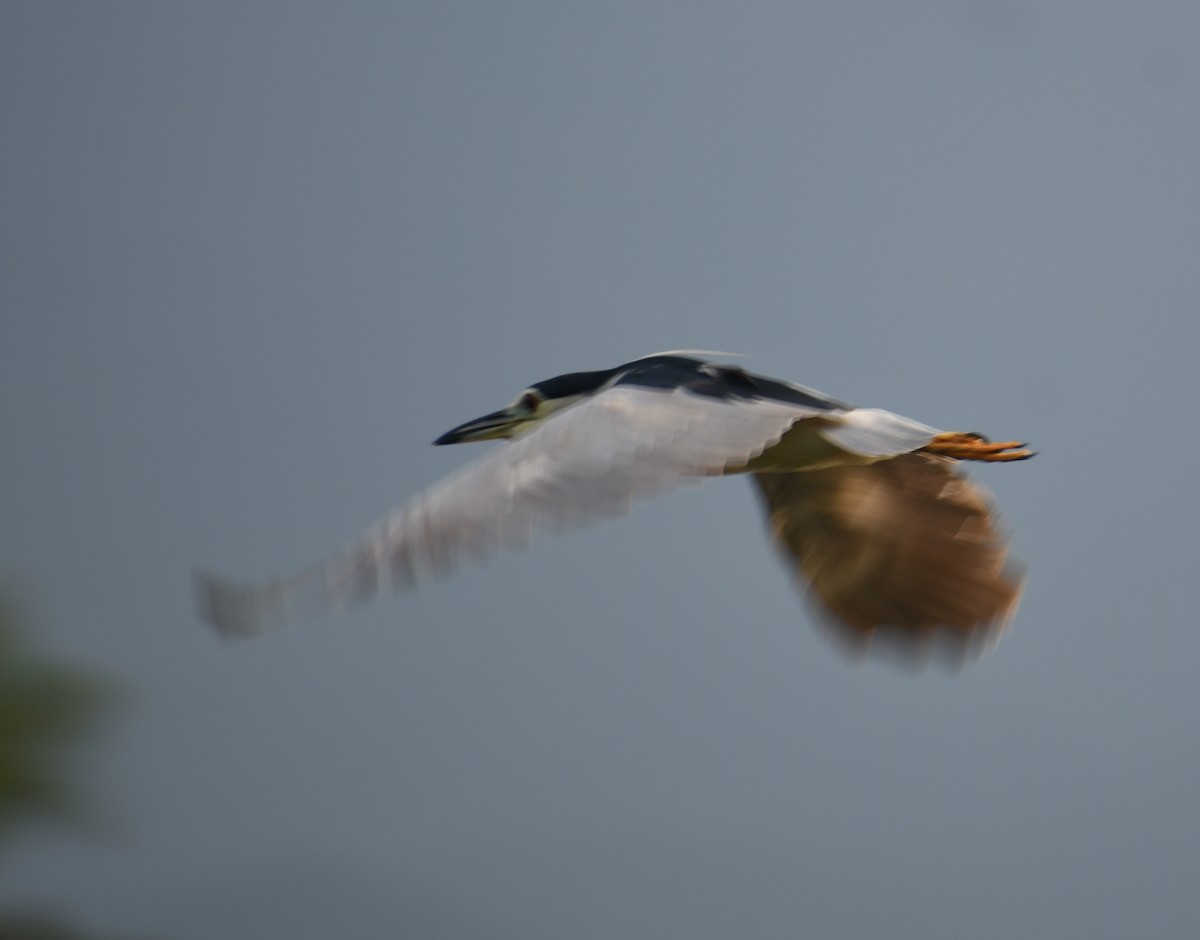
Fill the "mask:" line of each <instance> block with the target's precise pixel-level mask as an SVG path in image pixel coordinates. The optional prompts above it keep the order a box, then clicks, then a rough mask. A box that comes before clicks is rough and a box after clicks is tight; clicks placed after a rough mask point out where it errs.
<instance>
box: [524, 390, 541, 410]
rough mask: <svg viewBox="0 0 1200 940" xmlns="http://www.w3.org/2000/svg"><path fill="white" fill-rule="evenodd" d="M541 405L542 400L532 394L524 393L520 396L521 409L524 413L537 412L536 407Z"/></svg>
mask: <svg viewBox="0 0 1200 940" xmlns="http://www.w3.org/2000/svg"><path fill="white" fill-rule="evenodd" d="M541 403H542V400H541V399H540V398H538V397H537V395H535V394H533V392H526V393H525V394H524V395H522V396H521V407H522V408H524V409H525V410H526V411H537V409H538V405H540V404H541Z"/></svg>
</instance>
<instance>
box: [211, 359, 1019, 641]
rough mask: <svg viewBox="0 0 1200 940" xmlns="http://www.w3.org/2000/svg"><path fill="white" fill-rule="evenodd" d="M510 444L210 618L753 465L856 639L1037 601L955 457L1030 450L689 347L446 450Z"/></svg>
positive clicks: (460, 551)
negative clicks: (1023, 597) (850, 400)
mask: <svg viewBox="0 0 1200 940" xmlns="http://www.w3.org/2000/svg"><path fill="white" fill-rule="evenodd" d="M493 438H503V439H506V440H508V441H511V443H509V444H508V445H507V446H505V447H503V448H500V449H498V450H493V451H492V452H490V453H488V454H487V455H485V456H484V457H483V458H481V459H480V460H478V461H476V462H475V463H472V464H469V465H468V466H466V467H464V468H463V469H462V470H461V471H459V472H458V473H456V474H454V475H452V476H450V477H449V478H447V479H446V480H443V481H441V482H440V483H437V484H435V485H434V486H432V487H430V488H429V489H428V490H426V491H425V492H424V493H421V494H420V495H418V496H416V497H415V498H413V499H412V500H410V501H409V502H408V503H407V504H406V505H404V506H403V507H401V508H400V509H398V510H396V511H395V512H393V513H392V514H391V515H389V516H388V517H387V518H385V519H383V520H382V521H380V522H379V523H378V524H376V525H375V526H374V527H373V528H371V529H370V530H369V531H368V532H366V534H365V535H364V536H363V537H361V539H359V540H358V541H357V542H356V543H354V544H353V545H351V546H350V547H349V548H347V549H346V550H345V551H343V552H341V553H340V554H337V555H335V556H333V557H332V558H329V559H328V560H326V561H324V562H322V563H320V564H317V565H315V566H313V567H311V568H309V569H307V570H306V571H303V572H301V573H300V574H298V575H295V576H293V577H287V578H279V579H277V580H273V581H268V582H266V583H262V584H257V585H249V586H243V585H235V584H230V583H228V582H225V581H223V580H220V579H218V578H216V577H213V576H211V575H206V574H200V575H197V581H196V584H197V596H198V601H199V606H200V611H201V614H202V616H203V617H204V618H205V619H206V620H208V621H209V622H210V623H212V624H213V625H214V626H215V627H216V628H217V630H218V631H220V632H221V633H223V634H227V635H230V636H248V635H253V634H257V633H262V632H264V631H266V630H268V629H270V628H272V627H276V626H279V625H283V624H287V623H293V622H296V621H298V620H301V619H310V618H312V617H314V616H320V615H322V614H328V613H331V612H334V611H339V610H341V609H343V608H345V607H348V606H350V605H352V604H356V603H359V602H362V601H364V600H367V599H368V598H371V597H373V596H374V595H376V594H378V593H379V592H381V591H384V590H388V589H400V588H409V587H412V586H413V585H415V584H416V583H417V582H419V581H421V580H423V579H425V578H427V577H431V576H435V575H440V574H443V573H445V572H447V571H449V570H451V569H452V568H454V567H455V566H456V565H457V564H458V563H459V562H461V561H464V560H467V559H482V558H484V557H485V556H487V555H488V554H489V553H491V552H492V551H494V550H496V549H498V548H507V547H515V546H522V545H524V544H525V543H527V542H528V541H529V539H530V538H531V536H532V535H533V534H534V533H536V532H538V531H540V530H556V529H563V528H569V527H572V526H576V525H579V524H582V523H585V522H588V521H590V520H592V519H596V518H598V517H601V516H608V515H618V514H623V513H627V512H628V511H629V509H630V506H631V504H632V502H633V500H634V499H637V498H640V497H645V496H652V495H654V494H655V493H658V492H660V491H662V490H665V489H667V488H669V487H672V486H675V485H677V484H682V483H688V482H698V481H701V480H704V479H705V478H707V477H713V476H724V475H727V474H738V473H744V474H750V475H751V476H752V478H753V480H754V482H755V483H756V484H757V486H758V490H759V493H760V494H761V496H762V500H763V504H764V507H765V510H766V514H767V518H768V522H769V525H770V529H771V532H772V534H773V535H774V537H775V539H776V541H777V542H778V545H779V547H780V549H781V550H782V552H783V554H784V555H785V556H786V558H787V559H788V561H789V565H790V567H792V568H793V569H794V571H795V573H796V575H797V577H798V578H799V580H801V581H802V582H804V583H805V584H807V585H808V587H809V589H810V594H811V596H812V597H813V598H814V599H815V600H816V602H817V607H818V609H819V610H821V611H822V612H823V613H824V614H825V615H826V616H825V617H824V618H823V620H824V621H825V622H826V623H828V624H829V625H831V626H833V627H836V628H837V630H836V634H837V635H838V636H839V637H840V638H841V639H843V640H846V641H847V642H848V644H849V645H850V646H851V647H852V648H856V649H864V648H866V647H868V646H869V645H870V644H871V641H872V640H874V639H875V638H876V637H883V638H891V639H893V640H899V641H900V642H901V645H902V646H907V647H912V648H916V647H924V646H927V645H928V644H929V643H930V642H931V641H933V640H934V639H935V638H940V637H947V638H949V639H951V640H954V641H957V642H955V643H954V644H952V645H954V646H955V647H956V648H962V649H979V648H981V647H982V646H986V645H989V644H988V641H989V640H991V639H994V638H995V637H996V636H998V633H999V630H998V628H999V627H1001V626H1002V625H1003V624H1004V623H1005V622H1006V621H1007V619H1008V618H1009V616H1010V615H1011V613H1012V611H1013V609H1014V608H1015V606H1016V603H1017V599H1018V596H1019V594H1020V585H1021V578H1020V575H1019V573H1017V572H1016V571H1015V570H1014V566H1011V565H1009V564H1007V555H1008V544H1007V540H1006V538H1005V537H1004V536H1003V534H1002V533H1001V532H1000V531H999V530H998V527H997V523H996V520H995V518H994V516H993V514H992V511H991V507H990V504H989V501H988V500H987V498H986V497H985V496H984V495H982V494H981V492H980V491H979V490H978V489H977V488H976V487H974V486H973V485H972V484H971V483H970V482H968V481H967V480H966V479H965V478H964V477H962V476H961V475H960V474H959V473H958V472H957V471H956V469H955V463H956V462H957V461H959V460H983V461H1010V460H1022V459H1024V458H1026V457H1029V456H1031V454H1030V452H1029V451H1027V450H1022V449H1020V448H1021V447H1023V445H1021V444H1019V443H1016V442H1011V441H1010V442H1003V443H989V442H988V441H987V440H986V439H985V438H983V437H982V436H980V435H978V434H967V433H958V432H946V431H939V430H936V429H935V428H931V427H928V426H927V425H924V424H920V423H918V422H916V421H913V420H911V419H909V418H903V417H901V416H899V415H895V414H892V413H890V412H887V411H882V410H880V409H877V408H854V407H851V406H850V405H847V404H844V403H842V402H840V401H836V400H835V399H832V398H829V397H827V396H825V395H822V394H821V393H819V392H815V391H812V390H811V389H807V388H804V387H802V386H799V385H793V384H792V383H790V382H782V381H779V380H778V379H769V378H765V377H764V376H761V375H754V374H752V373H750V372H747V371H746V370H744V369H742V368H739V367H737V366H731V365H724V364H721V363H718V362H712V361H708V360H705V359H701V358H698V357H697V355H696V354H691V352H690V351H686V352H672V353H659V354H656V355H653V356H647V357H645V358H642V359H635V360H634V361H632V362H627V363H625V364H624V365H620V366H617V367H616V368H615V369H602V370H600V371H596V372H573V373H570V374H568V375H560V376H557V377H555V378H552V379H547V380H545V381H543V382H537V383H535V384H533V385H531V386H530V387H529V388H527V389H526V390H525V391H523V392H522V393H521V394H520V395H519V396H518V397H517V399H516V401H514V402H513V403H512V404H511V405H509V406H508V407H507V408H502V409H501V410H500V411H495V412H492V413H491V414H488V415H484V416H483V417H482V418H477V419H475V420H474V421H468V422H467V423H466V424H462V425H460V426H458V427H456V428H455V429H454V430H452V431H448V432H447V433H445V434H443V435H442V436H441V437H439V438H438V439H437V440H436V441H435V442H434V443H435V444H458V443H463V442H466V441H484V440H490V439H493Z"/></svg>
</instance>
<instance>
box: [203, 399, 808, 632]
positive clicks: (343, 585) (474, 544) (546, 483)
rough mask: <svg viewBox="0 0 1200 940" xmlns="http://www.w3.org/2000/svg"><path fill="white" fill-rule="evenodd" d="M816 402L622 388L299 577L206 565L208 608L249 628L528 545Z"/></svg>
mask: <svg viewBox="0 0 1200 940" xmlns="http://www.w3.org/2000/svg"><path fill="white" fill-rule="evenodd" d="M816 413H817V412H816V411H815V410H814V409H810V408H807V407H805V406H802V405H797V404H792V403H783V402H774V401H767V400H756V401H753V402H745V401H728V400H724V399H720V398H716V397H711V396H700V395H694V394H691V393H689V392H686V391H682V390H675V391H665V390H657V389H648V388H641V387H636V386H615V387H613V388H610V389H607V390H606V391H604V392H602V393H600V394H599V395H596V396H595V397H593V398H590V399H588V400H586V401H584V402H582V403H580V404H578V405H575V406H573V407H571V408H569V409H565V410H563V411H562V412H560V413H558V414H556V415H554V416H553V417H551V418H549V419H548V420H547V421H546V422H545V424H544V425H543V426H542V427H540V428H538V429H536V430H534V431H533V432H531V433H529V434H527V435H525V436H524V437H521V438H519V439H517V440H516V441H514V442H512V443H510V444H507V445H505V446H504V447H502V448H499V449H496V450H493V451H492V452H491V453H489V454H487V456H485V457H483V458H481V459H480V460H477V461H475V462H474V463H472V464H468V465H467V466H466V467H464V468H463V469H462V470H461V471H459V472H458V473H456V474H454V475H453V476H451V477H449V478H447V479H446V480H444V481H442V482H440V483H437V484H435V485H434V486H432V487H430V488H429V489H428V490H426V491H425V492H424V493H422V494H420V495H418V496H416V497H415V498H413V499H412V500H410V501H409V502H408V503H407V504H406V505H404V506H402V507H401V508H399V509H398V510H396V511H395V512H393V513H392V514H391V515H389V516H387V517H386V518H384V519H383V520H381V521H380V522H379V523H378V524H376V525H375V526H374V527H372V528H371V529H370V530H368V531H367V532H366V533H365V534H364V535H363V536H362V537H361V538H360V539H359V540H358V541H357V542H355V543H354V544H352V545H351V546H349V547H348V548H347V549H346V550H345V551H343V552H342V553H340V554H338V555H335V556H334V557H332V558H330V559H328V560H326V561H324V562H321V563H319V564H317V565H314V566H313V567H311V568H309V569H308V570H306V571H303V572H301V573H300V574H298V575H295V576H293V577H287V578H277V579H275V580H272V581H268V582H265V583H260V584H251V585H241V584H234V583H230V582H228V581H225V580H223V579H221V578H218V577H216V576H214V575H211V574H207V573H198V574H197V577H196V589H197V600H198V605H199V608H200V613H201V616H203V617H204V618H205V619H206V620H208V621H209V622H210V623H212V624H213V625H214V626H215V627H216V628H217V630H218V631H220V632H221V633H224V634H228V635H232V636H248V635H253V634H257V633H261V632H264V631H266V630H269V629H271V628H273V627H277V626H282V625H285V624H289V623H295V622H298V621H302V620H307V619H311V618H313V617H316V616H321V615H323V614H328V613H332V612H336V611H339V610H342V609H344V608H346V607H349V606H351V605H353V604H358V603H362V602H364V601H367V600H369V599H370V598H372V597H374V596H375V595H377V594H378V593H380V592H382V591H386V590H389V589H390V590H396V589H404V588H409V587H412V586H414V585H416V584H417V583H419V582H420V581H422V580H425V579H427V578H430V577H433V576H437V575H441V574H444V573H446V572H448V571H450V570H452V569H454V568H455V567H457V566H458V565H459V564H461V563H462V562H464V561H468V560H472V561H479V560H482V559H484V558H486V557H487V556H488V555H490V554H492V553H493V552H494V551H496V550H498V549H501V548H518V547H522V546H524V545H526V544H527V543H528V542H529V541H530V539H532V538H533V537H534V536H535V535H536V534H537V533H539V532H541V531H546V530H560V529H566V528H572V527H575V526H579V525H582V524H584V523H586V522H589V521H591V520H594V519H597V518H600V517H604V516H611V515H619V514H625V513H628V512H629V510H630V508H631V506H632V503H633V501H634V500H635V499H639V498H644V497H647V496H652V495H654V494H655V493H658V492H660V491H661V490H664V489H666V488H668V487H672V486H677V485H680V484H682V483H687V482H699V481H701V480H703V479H704V478H706V477H709V476H714V475H719V474H723V473H725V472H726V471H727V470H729V469H731V468H741V467H744V466H745V464H746V463H748V462H749V461H750V460H751V459H752V458H754V457H756V456H758V455H759V454H761V453H762V452H763V451H764V450H765V449H767V448H768V447H771V446H773V445H774V444H776V443H778V442H779V440H780V439H781V438H782V436H783V435H784V434H785V432H786V431H787V430H788V429H789V428H790V427H791V426H792V425H793V424H794V423H795V422H796V421H798V420H800V419H802V418H805V417H808V416H810V415H813V414H816ZM823 414H826V415H828V412H823Z"/></svg>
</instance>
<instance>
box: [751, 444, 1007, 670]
mask: <svg viewBox="0 0 1200 940" xmlns="http://www.w3.org/2000/svg"><path fill="white" fill-rule="evenodd" d="M755 480H756V481H757V483H758V487H759V490H760V491H761V493H762V497H763V501H764V504H765V509H766V512H767V518H768V522H769V524H770V527H771V531H772V533H773V534H774V536H775V539H776V540H777V542H778V544H779V546H780V548H781V549H782V550H783V552H784V553H785V554H786V555H787V556H788V558H789V559H790V560H791V561H792V562H794V564H795V566H796V574H797V576H798V577H799V578H801V579H802V580H804V581H807V582H808V584H809V586H810V588H811V594H812V595H813V596H814V597H815V599H816V600H817V601H818V602H819V604H820V606H821V607H823V608H824V610H825V612H827V613H828V615H829V617H828V625H829V626H830V627H831V628H832V632H833V633H834V636H835V638H836V639H839V640H841V641H843V642H844V643H845V644H846V645H848V646H849V648H850V649H851V650H852V651H858V652H865V651H866V649H867V648H868V647H870V646H871V645H872V643H874V642H875V641H876V640H883V641H885V643H888V644H889V645H890V646H891V647H892V648H893V649H895V650H897V651H899V652H901V653H903V654H905V655H914V654H915V655H921V654H927V653H930V652H932V651H933V650H934V646H935V641H936V643H937V647H938V649H939V650H943V651H949V652H952V653H953V654H954V655H956V656H957V657H960V658H961V657H963V656H966V655H968V654H970V653H973V652H980V651H982V650H983V649H986V648H988V647H989V646H990V645H992V643H993V642H994V641H995V640H996V639H997V638H998V637H999V634H1000V632H1002V630H1003V627H1004V625H1005V622H1006V621H1007V618H1008V617H1009V616H1010V615H1011V614H1012V612H1013V610H1014V609H1015V607H1016V604H1017V600H1018V598H1019V597H1020V593H1021V580H1022V579H1021V575H1020V573H1019V571H1016V570H1013V568H1014V567H1015V566H1010V565H1007V564H1006V561H1007V556H1008V540H1007V539H1006V538H1005V537H1004V535H1003V534H1002V533H1001V532H1000V531H999V530H998V528H997V520H996V517H995V516H994V515H993V514H992V508H991V505H990V502H989V500H988V499H987V498H986V497H985V496H984V495H983V494H982V493H981V491H980V490H979V489H978V488H977V487H975V486H974V485H972V484H971V483H970V482H969V481H968V480H967V479H965V478H964V477H963V476H961V475H959V473H958V472H957V471H956V470H955V466H954V462H953V461H951V460H948V459H945V458H942V457H934V456H931V455H928V454H904V455H902V456H899V457H895V458H892V459H890V460H881V461H878V462H876V463H873V464H868V465H860V466H839V467H831V468H828V469H824V470H812V471H808V472H802V473H760V474H756V475H755ZM943 640H948V641H949V642H948V643H946V642H942V641H943Z"/></svg>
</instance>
